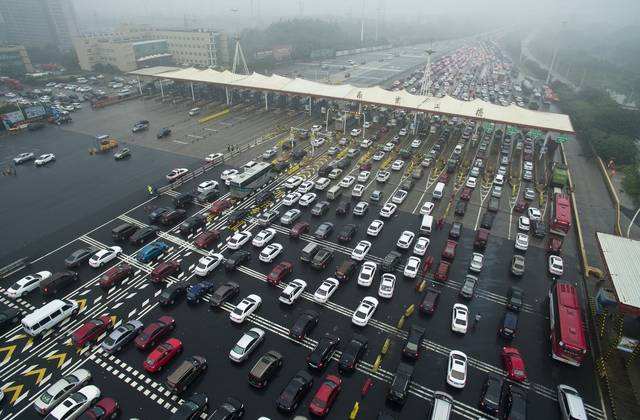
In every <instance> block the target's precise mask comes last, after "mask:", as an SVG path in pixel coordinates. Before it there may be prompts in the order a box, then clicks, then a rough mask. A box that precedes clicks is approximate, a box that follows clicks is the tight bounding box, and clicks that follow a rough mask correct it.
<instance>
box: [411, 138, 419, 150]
mask: <svg viewBox="0 0 640 420" xmlns="http://www.w3.org/2000/svg"><path fill="white" fill-rule="evenodd" d="M421 145H422V141H421V140H420V139H414V140H413V141H412V142H411V147H413V148H414V149H417V148H418V147H420V146H421Z"/></svg>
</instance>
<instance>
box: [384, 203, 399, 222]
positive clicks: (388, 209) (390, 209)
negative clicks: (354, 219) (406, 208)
mask: <svg viewBox="0 0 640 420" xmlns="http://www.w3.org/2000/svg"><path fill="white" fill-rule="evenodd" d="M397 209H398V206H397V205H395V204H393V203H387V204H385V205H384V206H382V208H381V209H380V217H385V218H387V219H388V218H390V217H391V216H393V214H394V213H395V212H396V210H397Z"/></svg>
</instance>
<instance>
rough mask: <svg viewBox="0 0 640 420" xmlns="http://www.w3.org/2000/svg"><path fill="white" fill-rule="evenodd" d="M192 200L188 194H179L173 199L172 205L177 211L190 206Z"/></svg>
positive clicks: (190, 194)
mask: <svg viewBox="0 0 640 420" xmlns="http://www.w3.org/2000/svg"><path fill="white" fill-rule="evenodd" d="M194 198H195V197H194V196H193V194H192V193H190V192H185V193H179V194H178V195H176V196H175V197H174V198H173V205H174V206H176V208H177V209H182V208H185V207H186V206H188V205H189V204H191V202H192V201H193V199H194Z"/></svg>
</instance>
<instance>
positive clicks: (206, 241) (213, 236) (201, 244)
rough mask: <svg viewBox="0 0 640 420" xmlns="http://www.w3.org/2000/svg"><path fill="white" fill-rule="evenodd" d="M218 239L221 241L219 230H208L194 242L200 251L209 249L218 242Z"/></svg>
mask: <svg viewBox="0 0 640 420" xmlns="http://www.w3.org/2000/svg"><path fill="white" fill-rule="evenodd" d="M218 239H220V231H219V230H207V231H205V232H202V233H201V234H200V235H198V236H197V237H196V240H195V241H193V244H194V245H195V246H197V247H198V248H200V249H207V248H209V246H211V245H212V244H214V243H215V242H217V241H218Z"/></svg>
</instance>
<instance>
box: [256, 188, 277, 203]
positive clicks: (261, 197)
mask: <svg viewBox="0 0 640 420" xmlns="http://www.w3.org/2000/svg"><path fill="white" fill-rule="evenodd" d="M273 197H274V196H273V191H263V192H261V193H258V195H256V201H255V202H256V205H257V206H261V205H263V204H264V203H266V202H267V201H269V200H273Z"/></svg>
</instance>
